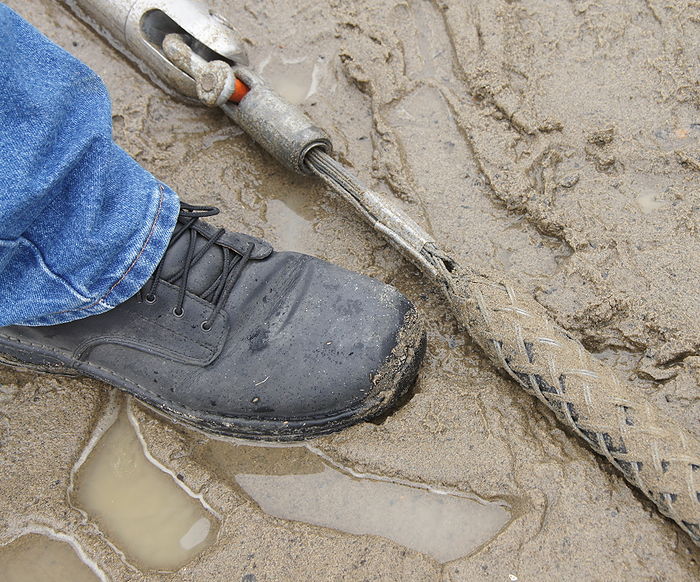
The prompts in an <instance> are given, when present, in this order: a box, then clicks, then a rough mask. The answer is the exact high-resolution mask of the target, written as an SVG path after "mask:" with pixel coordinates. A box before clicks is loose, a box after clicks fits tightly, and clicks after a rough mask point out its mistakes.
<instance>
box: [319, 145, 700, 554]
mask: <svg viewBox="0 0 700 582" xmlns="http://www.w3.org/2000/svg"><path fill="white" fill-rule="evenodd" d="M307 164H308V165H309V167H310V168H311V169H312V170H313V171H314V172H315V173H316V174H317V175H318V176H320V177H321V178H322V179H323V180H324V181H325V182H326V183H327V184H328V185H329V186H331V187H332V188H333V189H334V190H335V191H336V192H338V193H340V194H341V195H342V196H343V197H344V198H346V199H347V200H348V201H350V203H351V204H352V205H353V206H354V207H355V208H356V209H357V210H358V211H359V212H360V214H361V215H362V216H363V217H364V218H365V219H366V220H367V221H368V222H369V223H370V224H371V225H372V226H373V227H374V228H375V229H376V230H377V231H379V232H380V233H381V234H383V235H384V236H385V237H387V239H388V240H389V241H390V242H391V243H392V244H393V245H394V246H396V247H397V248H399V249H400V250H401V251H403V252H404V254H405V255H406V256H407V257H408V258H409V259H411V260H412V261H413V262H415V263H416V264H417V265H418V266H419V267H420V268H421V269H422V270H423V271H424V272H425V273H426V274H427V275H429V276H430V277H431V278H432V279H433V280H434V281H435V282H436V283H438V285H439V286H440V287H441V288H442V289H443V290H444V291H445V293H446V295H447V297H448V298H449V300H450V304H451V305H452V308H453V311H454V313H455V315H456V317H457V319H458V321H460V322H461V323H462V324H463V325H465V327H466V328H467V331H468V332H469V334H470V335H471V337H472V338H473V339H474V340H475V341H476V342H477V343H478V344H479V346H480V347H481V348H482V349H483V351H484V352H485V353H486V355H487V356H488V357H489V359H490V360H491V361H492V362H493V363H494V364H495V365H496V366H498V367H499V368H501V369H503V370H505V371H506V372H507V373H508V375H509V376H510V377H511V378H513V380H515V381H516V382H517V383H518V384H519V385H520V386H521V387H522V388H523V389H524V390H525V391H526V392H527V393H528V394H531V395H533V396H535V397H537V398H538V399H539V400H540V401H541V402H542V403H544V404H545V405H546V406H547V407H548V408H549V409H551V410H552V411H553V412H554V414H555V415H556V417H557V419H558V420H559V421H560V422H561V423H562V424H563V425H565V426H566V427H567V428H569V429H570V430H571V431H573V432H574V433H575V434H577V435H578V436H579V437H581V438H582V439H583V440H584V441H585V442H586V443H587V444H588V446H590V447H591V448H592V449H593V450H594V451H595V452H596V453H598V454H600V455H602V456H604V457H605V458H606V459H608V461H610V463H612V464H613V466H615V468H617V469H618V470H619V471H620V472H621V473H622V474H623V475H624V477H625V479H627V481H629V483H631V484H632V485H634V486H635V487H637V488H639V490H640V491H641V492H642V493H644V494H645V495H646V496H647V497H648V498H649V499H651V500H652V501H653V502H654V503H655V504H656V506H657V507H658V508H659V511H660V512H661V513H662V514H664V515H666V516H667V517H669V518H671V519H672V520H674V521H675V522H676V523H677V524H678V526H679V527H680V528H681V529H682V530H683V531H685V532H686V533H687V534H688V535H689V536H690V537H691V539H692V540H693V541H694V542H695V543H696V544H698V545H700V442H699V441H698V440H697V439H696V438H695V437H694V436H693V435H691V434H690V433H689V432H688V431H687V430H686V429H685V428H683V427H681V426H680V425H678V424H677V423H676V422H674V421H673V420H672V419H670V418H669V417H668V416H666V415H665V414H663V413H662V412H661V411H660V410H659V409H658V408H657V407H656V406H655V405H653V404H652V403H651V402H649V401H648V400H647V399H646V398H645V397H644V395H643V394H641V393H640V392H639V391H637V390H635V389H634V388H633V387H632V386H631V385H630V384H629V383H628V382H624V381H620V380H619V379H618V378H617V377H616V375H615V373H614V372H613V370H612V369H611V368H609V367H608V366H606V365H604V364H603V363H601V362H600V361H599V360H598V359H596V358H595V357H594V356H593V355H591V354H590V353H589V352H588V351H587V350H586V349H585V348H584V347H583V345H581V343H580V342H579V341H577V340H576V339H574V338H573V337H571V336H570V335H569V334H568V333H567V332H566V331H565V330H564V329H562V328H561V327H559V326H558V325H557V324H556V323H554V321H553V320H552V318H551V317H550V316H549V315H548V313H547V312H546V311H545V309H544V308H543V307H542V306H541V305H540V304H539V303H537V301H535V299H534V298H533V297H532V296H531V295H530V294H529V293H527V292H524V291H521V290H519V289H517V288H516V287H515V286H513V285H512V284H510V283H508V282H507V281H504V280H502V279H500V278H495V277H491V278H489V277H487V276H483V275H479V274H476V273H474V272H472V271H471V270H469V269H465V268H463V267H459V266H457V265H456V264H455V262H454V261H452V260H451V259H450V258H449V257H447V255H445V254H444V253H442V252H441V251H439V249H438V248H437V246H436V245H435V244H434V242H432V241H431V240H430V239H429V236H428V235H427V234H425V233H423V231H422V229H421V228H420V227H419V226H418V225H416V224H415V223H414V222H413V221H412V220H411V219H410V218H407V216H406V215H405V214H403V213H401V212H400V211H396V210H395V209H393V208H389V209H388V210H387V209H382V208H378V205H379V204H381V202H380V200H381V197H380V196H378V195H377V194H376V193H369V195H368V192H369V191H368V190H367V189H366V188H364V186H362V185H361V184H360V183H359V182H358V181H357V180H356V179H355V178H354V176H352V175H351V174H349V173H348V172H347V171H346V170H345V169H344V168H343V167H342V166H340V164H338V162H336V161H335V160H332V158H330V157H329V156H327V155H325V154H322V153H319V152H312V153H311V154H309V156H308V160H307ZM384 202H388V201H384ZM389 206H390V205H389ZM406 220H408V221H410V224H400V223H397V221H406ZM421 233H422V234H421ZM418 245H420V246H418Z"/></svg>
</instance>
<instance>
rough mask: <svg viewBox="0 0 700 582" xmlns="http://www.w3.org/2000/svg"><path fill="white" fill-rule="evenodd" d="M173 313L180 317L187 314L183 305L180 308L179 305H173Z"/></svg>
mask: <svg viewBox="0 0 700 582" xmlns="http://www.w3.org/2000/svg"><path fill="white" fill-rule="evenodd" d="M173 315H174V316H175V317H178V318H179V317H182V316H183V315H185V310H184V309H183V308H182V307H180V309H179V310H178V308H177V307H173Z"/></svg>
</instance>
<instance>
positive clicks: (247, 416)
mask: <svg viewBox="0 0 700 582" xmlns="http://www.w3.org/2000/svg"><path fill="white" fill-rule="evenodd" d="M408 318H409V314H407V315H406V317H405V318H404V322H405V321H406V320H407V319H408ZM4 337H6V338H7V339H10V340H13V341H16V342H17V343H19V344H23V345H26V346H34V347H39V348H42V349H46V350H48V351H51V352H54V353H56V354H58V355H63V354H62V353H61V352H60V351H59V350H57V349H55V348H52V347H50V346H42V345H41V344H36V343H34V342H31V341H26V340H23V339H20V338H17V337H14V336H4ZM400 343H401V342H400ZM409 352H410V350H409V347H408V345H406V346H404V347H403V349H402V350H401V354H400V355H398V354H396V356H398V357H399V358H400V359H401V360H405V359H407V358H408V357H409ZM390 360H391V358H387V361H386V362H385V363H384V365H383V366H382V367H381V368H380V369H379V370H378V372H377V374H376V376H375V377H379V378H380V380H379V382H380V383H381V378H382V377H384V375H383V374H382V372H383V371H384V369H385V368H387V367H389V369H390V370H391V369H392V368H394V369H393V370H391V371H392V372H393V373H390V374H389V375H387V376H386V377H385V378H387V379H388V378H390V377H393V376H394V375H396V374H397V372H398V367H394V366H392V365H391V364H392V362H391V361H390ZM90 366H91V367H93V368H95V369H98V370H101V371H103V372H105V373H106V374H107V375H109V376H112V377H115V378H119V379H120V380H122V381H124V382H125V383H126V384H127V385H130V386H135V387H136V388H138V389H139V390H141V391H142V392H144V393H146V394H148V395H150V396H151V398H152V399H153V400H154V401H161V402H165V406H166V408H168V410H170V411H171V412H172V413H174V414H175V415H178V413H179V411H178V410H176V409H173V408H170V407H169V406H168V404H167V402H166V401H165V399H164V398H163V397H162V396H160V395H158V394H156V393H155V392H153V391H151V390H150V389H149V388H147V387H146V386H143V385H141V384H137V383H136V382H134V381H133V380H130V379H129V378H126V377H124V376H122V375H121V374H117V373H115V372H114V371H112V370H109V369H107V368H104V367H103V366H100V365H99V364H93V363H90ZM387 384H390V382H387ZM380 392H381V390H380ZM360 404H362V403H360ZM177 406H178V408H181V409H182V410H183V411H185V413H187V414H190V413H191V414H190V416H193V417H195V418H197V419H200V420H203V421H205V422H206V420H205V419H204V418H202V416H201V415H202V411H201V410H196V409H193V408H190V407H189V406H187V405H186V404H177ZM374 406H376V403H373V404H372V406H370V407H369V409H371V408H372V407H374ZM359 411H362V406H359V407H358V406H357V405H354V406H350V407H347V408H343V409H342V410H339V411H338V412H336V413H335V415H336V416H339V415H343V414H347V413H352V412H359ZM205 414H206V413H205ZM208 416H214V415H211V414H209V415H208ZM218 416H219V417H220V418H230V419H232V420H235V418H241V419H244V420H258V419H259V417H258V416H254V415H250V414H245V413H240V414H238V415H237V416H236V417H232V416H231V417H227V416H224V415H218ZM326 417H327V415H312V416H304V417H297V418H292V419H287V420H289V421H291V422H303V421H307V420H322V419H324V418H326ZM270 421H273V422H281V421H279V420H277V421H274V419H270V420H268V421H267V422H270ZM249 432H255V431H254V430H253V431H249Z"/></svg>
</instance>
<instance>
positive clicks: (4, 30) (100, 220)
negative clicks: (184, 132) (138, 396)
mask: <svg viewBox="0 0 700 582" xmlns="http://www.w3.org/2000/svg"><path fill="white" fill-rule="evenodd" d="M179 208H180V205H179V201H178V199H177V196H176V195H175V193H174V192H173V191H172V190H170V189H169V188H168V187H167V186H165V185H163V184H161V183H160V182H159V181H158V180H156V179H155V178H154V177H153V176H152V175H151V174H149V173H148V172H147V171H146V170H144V169H143V168H141V167H140V166H139V165H138V164H137V163H136V162H135V161H134V160H133V159H131V158H130V157H129V156H128V155H127V154H126V153H125V152H124V151H123V150H122V149H121V148H119V147H118V146H117V145H116V144H115V143H114V142H113V141H112V117H111V106H110V101H109V96H108V94H107V90H106V88H105V87H104V85H103V83H102V81H101V80H100V78H99V77H98V76H97V75H96V74H95V73H94V72H92V71H91V70H90V69H89V68H88V67H86V66H85V65H84V64H82V63H81V62H80V61H78V60H77V59H75V58H74V57H72V56H71V55H69V54H68V53H67V52H65V51H64V50H63V49H61V48H60V47H58V46H57V45H55V44H53V43H52V42H51V41H49V40H48V39H47V38H46V37H44V36H43V35H42V34H41V33H40V32H39V31H37V30H36V29H35V28H33V27H32V26H31V25H30V24H28V23H27V22H26V21H24V20H23V19H22V18H20V17H19V16H18V15H17V14H15V13H14V12H13V11H11V10H10V9H9V8H7V7H6V6H4V5H2V4H0V326H4V325H12V324H19V325H52V324H58V323H63V322H67V321H71V320H75V319H79V318H82V317H87V316H89V315H95V314H97V313H101V312H103V311H106V310H108V309H111V308H113V307H115V306H116V305H118V304H119V303H121V302H123V301H125V300H126V299H128V298H129V297H131V296H132V295H134V294H135V293H136V292H137V291H138V290H139V289H140V288H141V287H142V286H143V285H144V283H145V282H146V280H147V279H148V278H149V277H150V276H151V274H152V273H153V271H154V270H155V268H156V266H157V265H158V262H159V261H160V259H161V257H162V256H163V254H164V252H165V250H166V248H167V245H168V242H169V240H170V235H171V233H172V231H173V229H174V227H175V223H176V221H177V215H178V212H179Z"/></svg>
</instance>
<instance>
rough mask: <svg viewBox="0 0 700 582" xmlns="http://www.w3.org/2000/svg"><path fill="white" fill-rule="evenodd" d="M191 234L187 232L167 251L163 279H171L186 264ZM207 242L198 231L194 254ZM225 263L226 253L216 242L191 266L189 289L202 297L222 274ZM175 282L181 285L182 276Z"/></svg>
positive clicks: (188, 278)
mask: <svg viewBox="0 0 700 582" xmlns="http://www.w3.org/2000/svg"><path fill="white" fill-rule="evenodd" d="M190 236H191V235H190V233H189V232H185V233H184V234H183V235H182V236H181V237H180V238H179V239H178V241H177V242H176V243H175V244H173V245H172V246H171V247H170V248H169V249H168V252H167V253H165V257H163V270H162V271H161V278H162V279H165V280H169V279H171V278H172V277H173V276H174V275H175V274H177V273H178V271H180V270H181V269H182V268H183V267H184V266H185V261H186V260H187V247H188V246H189V242H190ZM205 244H207V239H206V238H205V237H203V236H202V235H200V234H199V233H197V234H196V243H195V249H194V256H196V255H197V253H198V252H199V249H201V248H202V247H203V246H204V245H205ZM223 265H224V253H223V251H222V249H221V247H220V246H219V245H216V244H214V245H213V246H212V247H211V248H210V249H208V250H207V251H206V253H204V256H203V257H202V258H201V259H199V260H198V261H197V262H196V263H194V264H193V265H191V266H190V273H189V275H188V277H187V290H188V291H189V292H190V293H194V294H195V295H198V296H200V297H201V296H202V294H203V293H204V291H206V290H207V289H209V287H210V286H211V285H212V284H213V283H214V282H215V281H216V280H217V278H218V277H219V275H220V274H221V269H222V268H223ZM174 283H175V284H176V285H180V284H181V283H182V278H180V279H178V280H177V281H175V282H174Z"/></svg>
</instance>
